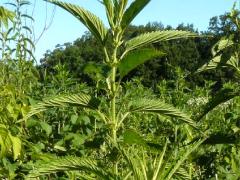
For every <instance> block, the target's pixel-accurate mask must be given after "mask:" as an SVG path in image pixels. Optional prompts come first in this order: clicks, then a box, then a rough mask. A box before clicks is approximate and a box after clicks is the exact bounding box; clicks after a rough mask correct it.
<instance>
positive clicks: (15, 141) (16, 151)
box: [10, 135, 22, 160]
mask: <svg viewBox="0 0 240 180" xmlns="http://www.w3.org/2000/svg"><path fill="white" fill-rule="evenodd" d="M10 138H11V141H12V150H13V158H14V160H16V159H17V158H18V156H19V155H20V153H21V150H22V142H21V140H20V139H19V138H18V137H14V136H12V135H10Z"/></svg>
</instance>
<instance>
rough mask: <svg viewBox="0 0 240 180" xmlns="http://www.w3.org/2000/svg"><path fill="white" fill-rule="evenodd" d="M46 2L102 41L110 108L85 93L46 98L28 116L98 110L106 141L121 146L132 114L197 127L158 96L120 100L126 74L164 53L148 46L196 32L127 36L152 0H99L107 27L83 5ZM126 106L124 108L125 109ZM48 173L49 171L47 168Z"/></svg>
mask: <svg viewBox="0 0 240 180" xmlns="http://www.w3.org/2000/svg"><path fill="white" fill-rule="evenodd" d="M47 2H50V3H52V4H54V5H57V6H59V7H61V8H63V9H65V10H66V11H68V12H69V13H71V14H72V15H73V16H74V17H76V18H77V19H78V20H79V21H80V22H81V23H83V24H84V25H85V26H86V27H87V28H88V30H89V31H90V32H91V33H92V34H93V36H94V37H95V38H96V39H97V40H98V41H99V42H100V44H101V46H102V49H103V52H104V55H105V57H104V59H103V63H104V64H105V65H107V66H108V69H109V71H108V75H107V77H106V80H105V82H106V92H107V93H106V98H107V101H106V102H108V108H107V109H105V110H102V109H101V108H100V107H101V102H100V100H99V99H98V98H97V97H96V96H95V97H94V96H90V95H87V94H84V93H78V94H74V95H60V96H56V97H53V98H50V99H47V100H44V101H42V102H40V103H38V104H36V105H35V106H33V107H32V109H31V111H30V112H29V114H28V115H27V116H26V118H29V117H31V116H33V115H35V114H37V113H40V112H43V111H46V110H48V109H49V108H54V107H55V108H61V107H67V106H78V107H82V108H84V109H88V110H90V111H95V112H97V114H98V115H99V119H98V120H99V121H102V122H103V123H104V124H105V125H106V126H107V127H108V135H109V136H108V137H109V138H108V139H107V141H109V143H110V144H111V146H112V147H117V146H118V142H119V139H118V136H119V134H118V133H119V129H121V127H123V126H124V121H125V120H126V119H127V118H129V117H130V116H129V115H130V114H132V113H157V114H161V115H165V116H169V117H171V118H172V119H173V120H175V119H179V120H181V121H182V122H184V123H187V124H189V125H190V126H193V127H195V126H196V124H195V122H194V121H193V120H192V119H191V118H190V117H189V116H188V115H186V114H185V113H183V112H181V111H180V110H178V109H177V108H175V107H173V106H171V105H168V104H166V103H164V102H162V101H161V100H159V99H144V98H143V99H141V98H139V99H134V100H130V99H129V103H128V104H121V102H120V103H119V101H118V100H119V99H120V98H119V97H120V96H121V91H120V89H121V88H120V87H121V80H122V79H123V77H125V76H126V75H127V74H128V73H129V72H130V71H131V70H133V69H135V68H136V67H137V66H138V65H141V64H143V63H144V62H146V61H148V60H151V59H153V58H156V57H161V56H164V55H165V53H163V52H162V51H159V50H156V49H152V48H151V49H150V48H147V46H148V45H150V44H152V43H157V42H162V41H169V40H176V39H182V38H193V37H196V36H197V34H195V33H192V32H187V31H177V30H169V31H154V32H149V33H145V34H141V35H139V36H137V37H134V38H132V39H130V40H126V39H124V33H125V31H126V28H127V27H128V26H129V25H130V23H131V22H132V21H133V19H134V18H135V17H136V16H137V15H138V14H139V13H140V12H141V11H142V9H143V8H144V7H145V6H146V5H147V4H148V3H149V2H150V0H135V1H133V2H132V3H131V4H129V2H128V0H101V1H99V2H100V3H101V4H102V5H103V7H104V8H105V11H106V16H107V20H108V23H109V27H110V28H107V27H106V26H105V25H104V23H103V22H102V21H101V19H100V18H98V17H97V16H96V15H94V14H93V13H92V12H90V11H88V10H86V9H84V8H82V7H80V6H77V5H74V4H70V3H65V2H61V1H57V0H47ZM109 42H110V43H109ZM119 104H120V105H119ZM123 106H124V108H122V107H123ZM60 169H61V168H60ZM63 169H64V168H63ZM80 169H81V168H80ZM83 169H84V168H83ZM45 172H46V173H49V172H47V171H45ZM52 172H53V171H52ZM114 172H115V173H117V165H116V166H115V167H114ZM43 174H44V173H43Z"/></svg>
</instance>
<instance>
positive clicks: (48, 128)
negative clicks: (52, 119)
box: [39, 121, 52, 136]
mask: <svg viewBox="0 0 240 180" xmlns="http://www.w3.org/2000/svg"><path fill="white" fill-rule="evenodd" d="M39 124H40V126H41V127H42V129H43V130H44V131H45V132H46V133H47V136H49V135H50V134H51V133H52V126H50V125H49V124H48V123H46V122H43V121H41V122H39Z"/></svg>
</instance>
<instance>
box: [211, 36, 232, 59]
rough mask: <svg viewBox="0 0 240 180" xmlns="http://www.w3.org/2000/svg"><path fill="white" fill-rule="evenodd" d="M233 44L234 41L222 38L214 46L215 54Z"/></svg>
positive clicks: (213, 52)
mask: <svg viewBox="0 0 240 180" xmlns="http://www.w3.org/2000/svg"><path fill="white" fill-rule="evenodd" d="M233 44H234V42H233V41H232V40H230V39H221V40H220V41H218V42H217V43H216V44H215V45H214V46H213V48H212V54H213V56H216V55H217V54H218V53H219V52H220V51H222V50H224V49H226V48H228V47H231V46H232V45H233Z"/></svg>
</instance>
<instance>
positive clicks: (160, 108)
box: [129, 99, 196, 127]
mask: <svg viewBox="0 0 240 180" xmlns="http://www.w3.org/2000/svg"><path fill="white" fill-rule="evenodd" d="M129 111H130V112H148V113H158V114H162V115H165V116H170V117H175V118H179V119H180V120H181V121H183V122H185V123H187V124H189V125H191V126H193V127H195V126H196V124H195V122H194V121H193V120H192V119H191V118H190V117H189V116H188V115H186V114H185V113H183V112H181V111H180V110H178V109H177V108H175V107H173V106H171V105H169V104H166V103H164V102H162V101H160V100H156V99H139V100H135V101H132V102H131V105H130V109H129Z"/></svg>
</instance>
